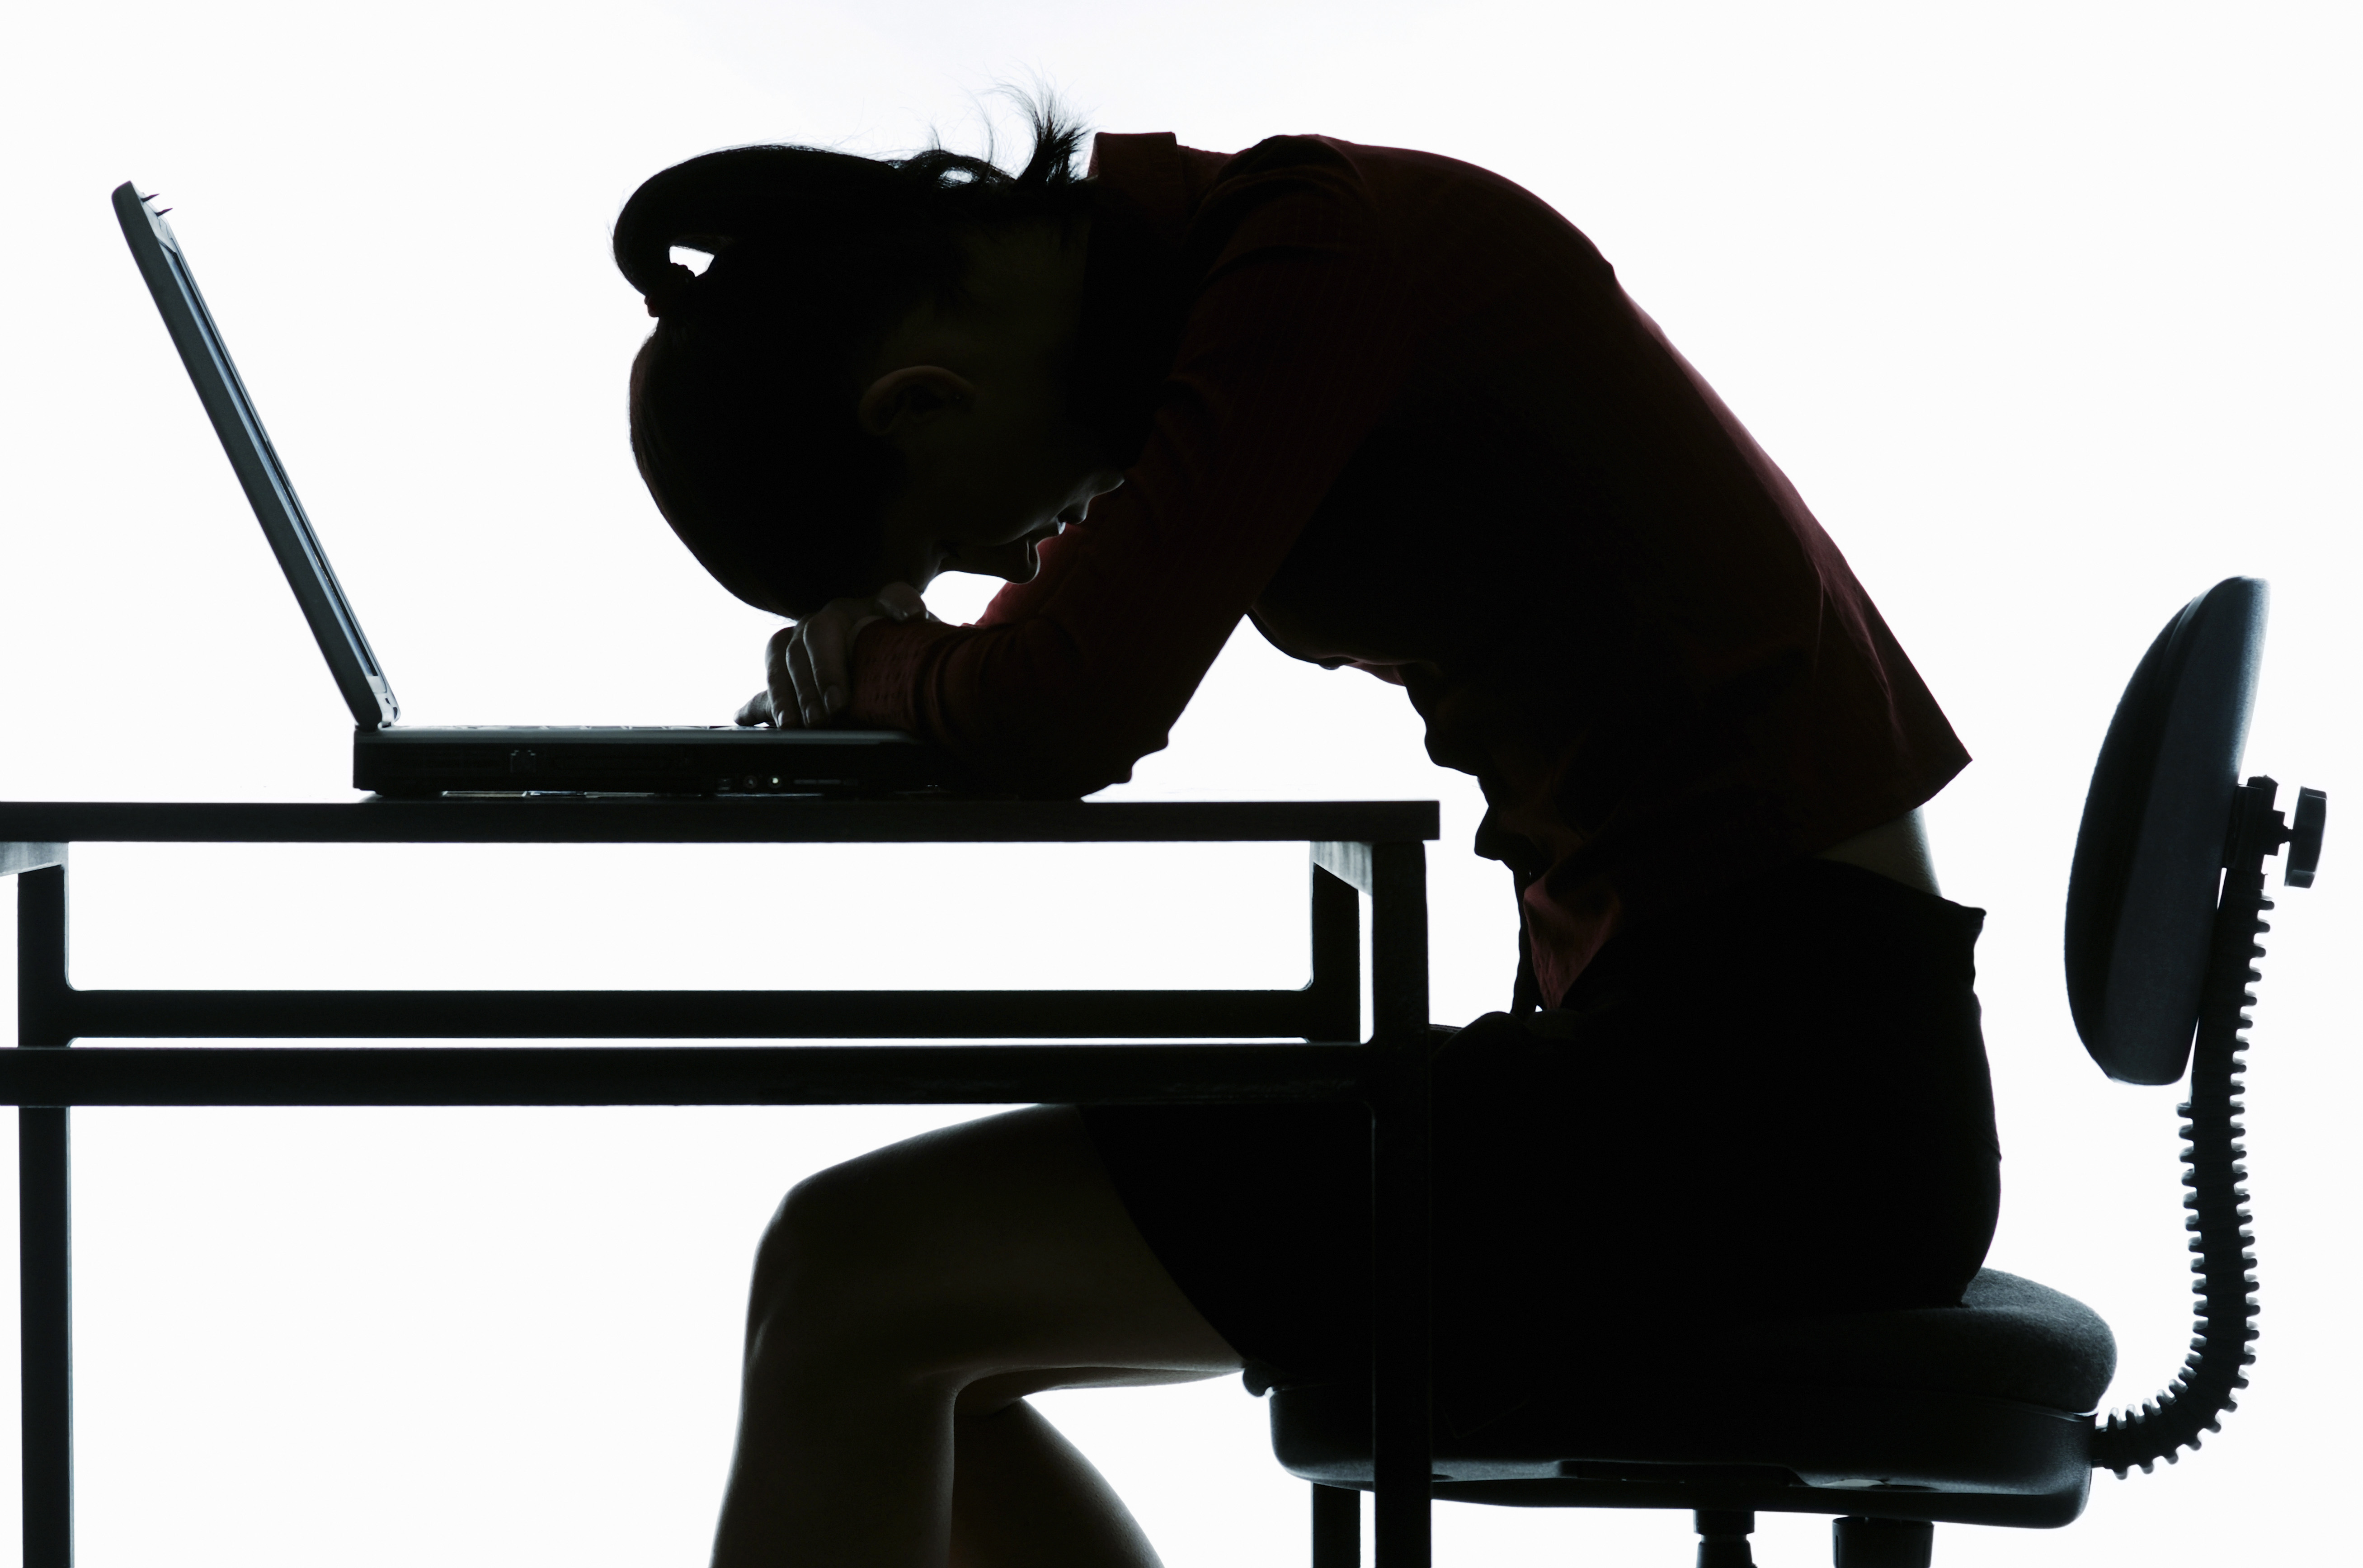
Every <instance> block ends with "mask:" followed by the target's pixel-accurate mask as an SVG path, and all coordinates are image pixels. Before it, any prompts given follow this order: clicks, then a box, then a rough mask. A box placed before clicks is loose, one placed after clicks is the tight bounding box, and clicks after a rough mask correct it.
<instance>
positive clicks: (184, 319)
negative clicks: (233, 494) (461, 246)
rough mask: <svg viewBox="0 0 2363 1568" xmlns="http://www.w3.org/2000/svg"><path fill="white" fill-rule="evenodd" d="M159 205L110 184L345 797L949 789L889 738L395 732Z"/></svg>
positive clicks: (574, 730)
mask: <svg viewBox="0 0 2363 1568" xmlns="http://www.w3.org/2000/svg"><path fill="white" fill-rule="evenodd" d="M153 200H154V198H153V197H145V198H143V197H142V196H141V195H139V192H138V191H137V190H136V189H135V188H134V187H133V186H131V185H129V184H124V185H119V186H117V187H116V191H115V216H116V219H117V221H119V222H120V223H121V224H122V225H123V238H124V239H126V240H128V242H129V243H130V246H131V255H132V258H133V259H134V260H135V261H138V262H139V275H140V276H141V277H143V278H145V279H147V280H148V292H149V293H150V294H151V295H154V296H155V299H156V308H157V309H158V310H159V311H161V313H162V314H163V317H164V327H165V329H166V330H167V331H169V332H170V333H171V334H172V346H173V347H174V348H176V349H178V350H180V351H181V362H182V363H183V365H186V366H187V367H188V371H189V379H190V380H191V381H193V382H194V383H195V384H196V388H197V398H198V400H199V401H200V402H202V403H203V404H204V405H205V413H206V414H207V415H208V416H210V417H212V419H213V422H214V431H215V433H216V435H218V436H219V437H220V438H221V443H222V449H223V450H225V451H227V453H228V454H229V462H230V467H231V468H233V469H235V470H236V471H237V473H238V480H239V484H240V485H241V486H242V487H244V489H245V491H246V498H247V500H248V501H250V502H251V503H252V504H253V506H254V515H255V517H257V518H258V519H259V520H260V521H261V524H262V533H263V537H264V538H265V539H269V540H270V541H271V550H272V554H274V555H276V556H277V557H278V558H279V566H280V570H281V571H283V572H284V573H286V574H287V585H288V586H289V587H290V588H292V589H294V593H295V602H296V603H297V604H298V605H300V606H302V607H303V611H304V618H305V621H306V622H308V623H309V624H310V626H311V628H312V636H313V638H314V639H315V640H316V641H317V642H318V643H319V645H320V655H321V657H322V658H323V659H325V660H327V665H328V673H329V674H330V675H331V676H333V677H334V678H335V680H336V683H337V689H338V692H340V693H342V694H343V695H344V699H345V705H346V706H348V707H349V708H351V709H352V714H353V725H354V729H353V787H354V788H356V789H365V790H372V791H374V792H376V793H377V794H379V795H441V794H444V793H446V792H448V791H460V792H465V793H470V794H474V793H483V792H491V793H498V794H520V793H521V794H540V793H582V794H653V795H740V794H753V795H804V794H817V795H885V794H893V793H898V792H902V791H909V790H921V789H927V788H931V787H937V786H940V785H942V784H945V783H947V782H948V773H949V770H948V768H947V766H946V763H945V760H944V758H943V757H942V755H941V754H940V753H939V752H937V751H935V750H934V749H932V748H930V747H928V746H926V745H925V744H923V743H921V742H920V741H919V740H917V739H916V738H915V737H913V736H910V735H905V734H903V733H901V732H899V731H894V730H879V729H769V728H761V729H758V728H741V727H740V726H738V725H735V724H726V725H711V726H699V725H660V726H654V727H631V726H625V725H508V726H493V725H453V726H447V727H443V728H432V727H427V726H421V725H404V724H397V723H395V722H394V720H395V719H396V717H398V716H399V715H400V713H401V708H400V706H398V705H397V704H396V703H395V701H394V688H393V687H392V686H391V685H389V684H387V683H386V678H385V671H384V669H383V666H381V665H380V664H379V662H378V659H377V655H376V654H375V653H373V652H372V651H371V650H370V645H369V639H368V638H366V637H364V636H362V635H361V621H360V619H359V617H356V616H355V615H354V614H353V609H352V606H351V605H350V604H349V603H348V602H347V601H346V599H345V593H344V590H343V589H342V588H341V587H339V586H338V583H337V574H336V573H335V572H334V571H332V570H331V569H330V568H329V565H328V557H327V553H326V552H325V551H324V550H321V548H320V541H319V539H317V538H316V536H315V535H314V534H313V532H312V524H311V521H310V519H309V518H307V517H305V515H304V506H303V503H302V502H300V501H298V500H297V499H296V498H295V487H294V485H293V484H289V483H288V480H287V473H286V471H285V470H284V469H283V468H282V467H281V466H280V463H279V456H278V454H277V453H276V452H274V451H273V450H272V446H271V438H270V437H269V436H268V435H267V434H265V433H264V431H263V428H262V420H261V417H259V416H258V415H257V414H256V413H255V411H254V403H253V401H252V399H250V398H249V397H248V396H247V395H246V388H245V386H244V385H243V384H241V383H240V382H239V377H238V370H237V368H236V367H235V366H234V365H232V364H231V363H230V358H229V350H228V349H227V347H225V346H224V344H223V342H222V337H221V332H220V330H219V329H218V328H216V327H215V326H214V318H213V316H212V314H211V313H210V312H209V311H207V310H206V309H205V296H204V295H201V294H199V293H198V292H197V284H196V279H195V278H194V277H193V276H191V275H190V272H189V262H188V257H187V255H186V253H185V252H183V250H182V249H181V242H180V241H179V240H178V239H175V238H174V237H173V234H172V228H171V226H170V225H168V224H166V223H165V221H164V217H163V210H162V209H159V208H157V207H156V206H153V205H152V204H153Z"/></svg>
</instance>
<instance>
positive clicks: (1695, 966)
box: [1082, 860, 2001, 1432]
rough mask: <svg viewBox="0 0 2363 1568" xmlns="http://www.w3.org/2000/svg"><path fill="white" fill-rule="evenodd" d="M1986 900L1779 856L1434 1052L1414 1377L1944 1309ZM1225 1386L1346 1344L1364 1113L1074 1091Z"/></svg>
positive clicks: (1457, 1381)
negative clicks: (1540, 1008) (1215, 1339)
mask: <svg viewBox="0 0 2363 1568" xmlns="http://www.w3.org/2000/svg"><path fill="white" fill-rule="evenodd" d="M1984 919H1985V913H1984V911H1983V910H1980V909H1969V908H1964V907H1963V906H1960V905H1958V904H1953V903H1950V902H1948V901H1947V900H1945V899H1942V898H1938V897H1936V896H1934V895H1928V894H1924V893H1920V892H1917V891H1915V890H1914V889H1912V888H1909V887H1906V886H1904V885H1903V884H1901V883H1898V882H1894V881H1892V880H1890V879H1889V878H1886V877H1882V876H1879V875H1876V874H1874V873H1870V872H1867V871H1862V870H1859V869H1858V868H1856V867H1852V866H1846V865H1840V864H1837V863H1836V862H1828V861H1820V860H1809V861H1803V862H1797V863H1795V864H1792V865H1791V866H1788V867H1784V868H1783V869H1781V871H1778V872H1776V873H1771V874H1769V875H1767V876H1763V877H1759V878H1758V879H1756V880H1754V881H1752V882H1749V883H1747V884H1744V885H1742V886H1740V887H1737V888H1735V889H1732V890H1730V891H1728V892H1726V893H1724V894H1722V895H1717V896H1714V897H1713V898H1711V899H1707V900H1703V901H1702V902H1701V903H1699V904H1697V905H1695V906H1692V907H1690V908H1687V909H1685V910H1682V911H1681V912H1680V913H1677V914H1674V915H1670V916H1668V917H1663V918H1661V919H1659V920H1657V921H1654V922H1652V923H1650V924H1649V925H1647V926H1646V927H1642V928H1639V929H1633V930H1629V931H1627V932H1625V933H1624V934H1621V935H1619V936H1617V937H1616V938H1614V940H1611V941H1610V942H1609V943H1608V944H1607V945H1606V946H1605V947H1603V949H1602V950H1601V951H1600V954H1599V956H1598V957H1597V958H1595V959H1594V960H1593V961H1592V964H1591V966H1590V967H1589V968H1587V969H1586V970H1585V971H1584V973H1583V974H1582V976H1581V978H1579V979H1578V980H1577V981H1576V983H1575V984H1574V986H1573V987H1572V988H1571V989H1570V992H1569V994H1568V995H1567V996H1566V997H1565V998H1563V999H1562V1003H1561V1006H1559V1008H1558V1009H1555V1010H1553V1011H1550V1012H1546V1013H1541V1014H1537V1015H1530V1016H1529V1017H1527V1018H1523V1019H1514V1018H1510V1017H1508V1016H1507V1015H1504V1014H1500V1013H1491V1014H1488V1015H1486V1016H1485V1017H1484V1018H1480V1019H1479V1020H1477V1022H1475V1023H1473V1024H1471V1025H1470V1026H1469V1027H1468V1028H1467V1029H1461V1030H1459V1031H1458V1032H1457V1033H1453V1034H1450V1035H1444V1034H1441V1033H1440V1034H1439V1035H1438V1040H1439V1042H1440V1043H1439V1050H1438V1051H1437V1056H1436V1059H1435V1138H1436V1176H1435V1199H1436V1229H1437V1237H1436V1240H1437V1269H1436V1312H1437V1339H1436V1345H1437V1352H1436V1353H1437V1407H1438V1414H1439V1416H1440V1417H1441V1418H1443V1419H1444V1420H1445V1422H1446V1424H1447V1426H1448V1429H1451V1430H1454V1431H1457V1432H1465V1431H1468V1430H1470V1429H1472V1428H1473V1427H1475V1426H1479V1425H1482V1424H1483V1423H1484V1422H1485V1421H1487V1420H1490V1419H1492V1418H1493V1417H1495V1416H1498V1415H1499V1414H1501V1413H1503V1411H1504V1410H1506V1409H1508V1408H1511V1407H1514V1405H1515V1404H1516V1403H1518V1402H1519V1401H1520V1399H1521V1398H1522V1397H1523V1395H1522V1392H1521V1391H1522V1389H1523V1388H1525V1387H1530V1386H1531V1385H1532V1383H1533V1381H1534V1379H1535V1376H1536V1373H1537V1369H1538V1368H1539V1367H1542V1366H1544V1365H1546V1364H1548V1365H1549V1366H1551V1367H1554V1368H1566V1367H1570V1366H1577V1367H1580V1366H1581V1365H1583V1364H1584V1363H1585V1362H1588V1361H1607V1360H1613V1359H1614V1357H1616V1355H1617V1354H1618V1353H1619V1351H1618V1347H1619V1346H1620V1344H1621V1343H1623V1342H1625V1341H1626V1340H1630V1339H1631V1338H1632V1337H1633V1336H1634V1334H1635V1333H1636V1330H1649V1331H1653V1332H1654V1331H1661V1330H1663V1329H1669V1328H1673V1327H1678V1326H1682V1325H1689V1324H1696V1325H1701V1326H1707V1325H1712V1324H1714V1323H1715V1322H1731V1321H1743V1320H1750V1319H1759V1318H1780V1317H1790V1316H1798V1315H1803V1314H1808V1313H1825V1312H1847V1311H1877V1310H1886V1309H1892V1308H1901V1307H1936V1306H1951V1305H1955V1304H1958V1302H1959V1300H1960V1298H1961V1292H1962V1289H1963V1287H1964V1286H1966V1285H1967V1284H1968V1283H1969V1279H1970V1277H1971V1276H1972V1275H1974V1274H1975V1273H1977V1271H1978V1268H1979V1266H1980V1263H1982V1262H1983V1261H1984V1259H1985V1253H1986V1247H1987V1245H1988V1243H1989V1242H1990V1241H1991V1240H1992V1237H1993V1228H1994V1220H1995V1217H1996V1213H1997V1210H1998V1208H1999V1206H2000V1201H2001V1170H2000V1163H2001V1151H2000V1148H1999V1146H1998V1143H1997V1141H1996V1138H1995V1133H1994V1118H1993V1094H1992V1088H1991V1083H1990V1081H1989V1079H1988V1076H1987V1071H1986V1058H1985V1047H1984V1041H1983V1039H1982V1037H1981V1035H1980V1030H1979V1023H1978V1003H1977V996H1976V994H1975V991H1974V988H1973V986H1974V981H1975V978H1976V975H1975V969H1974V966H1973V960H1972V953H1973V950H1974V948H1975V946H1976V943H1977V938H1978V932H1979V930H1980V927H1981V926H1982V925H1983V924H1984ZM1082 1115H1083V1118H1084V1123H1085V1125H1086V1126H1087V1127H1088V1129H1090V1132H1091V1136H1092V1138H1093V1142H1094V1143H1095V1144H1096V1145H1097V1147H1098V1149H1099V1151H1100V1155H1101V1158H1102V1160H1103V1161H1104V1162H1105V1164H1106V1166H1107V1170H1108V1173H1109V1175H1110V1176H1111V1177H1112V1178H1113V1179H1114V1181H1115V1186H1116V1190H1117V1191H1118V1193H1119V1194H1121V1195H1122V1196H1123V1198H1124V1202H1125V1206H1126V1208H1127V1209H1128V1210H1129V1211H1130V1212H1131V1215H1132V1218H1133V1220H1134V1222H1135V1223H1136V1224H1137V1225H1138V1226H1139V1228H1140V1231H1141V1234H1142V1235H1143V1236H1144V1237H1145V1238H1147V1240H1148V1244H1149V1246H1150V1247H1151V1248H1152V1249H1154V1250H1155V1251H1156V1253H1157V1255H1158V1257H1159V1259H1160V1260H1161V1261H1162V1262H1164V1263H1165V1266H1166V1268H1167V1270H1168V1271H1169V1272H1170V1273H1171V1274H1172V1276H1173V1278H1174V1281H1175V1282H1176V1283H1177V1284H1179V1285H1180V1286H1181V1288H1182V1292H1183V1293H1184V1294H1185V1295H1187V1296H1189V1297H1190V1299H1191V1301H1192V1302H1193V1304H1195V1305H1196V1307H1198V1309H1199V1311H1200V1312H1202V1313H1203V1314H1204V1316H1205V1318H1206V1320H1207V1321H1208V1322H1209V1323H1211V1324H1212V1325H1213V1326H1214V1327H1215V1330H1216V1331H1217V1332H1219V1333H1220V1334H1221V1335H1222V1336H1223V1338H1224V1339H1225V1340H1227V1341H1228V1342H1229V1343H1230V1345H1231V1346H1232V1347H1233V1348H1234V1349H1236V1350H1237V1351H1238V1352H1239V1353H1240V1354H1241V1356H1243V1357H1244V1358H1246V1360H1247V1362H1248V1386H1249V1388H1250V1389H1252V1390H1254V1391H1255V1392H1258V1393H1260V1392H1262V1391H1263V1389H1264V1388H1265V1387H1268V1386H1270V1385H1275V1384H1281V1385H1285V1384H1289V1383H1294V1382H1328V1381H1343V1380H1349V1379H1359V1378H1362V1377H1365V1376H1367V1375H1368V1369H1369V1365H1370V1359H1369V1358H1370V1323H1369V1313H1370V1307H1369V1301H1370V1295H1369V1290H1370V1118H1369V1114H1368V1112H1367V1111H1365V1110H1364V1109H1363V1108H1362V1107H1360V1106H1350V1105H1281V1106H1085V1107H1083V1108H1082Z"/></svg>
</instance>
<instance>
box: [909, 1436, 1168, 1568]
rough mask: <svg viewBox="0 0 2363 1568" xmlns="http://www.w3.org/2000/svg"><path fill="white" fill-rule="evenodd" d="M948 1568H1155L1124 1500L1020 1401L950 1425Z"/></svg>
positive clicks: (1145, 1540) (1149, 1548)
mask: <svg viewBox="0 0 2363 1568" xmlns="http://www.w3.org/2000/svg"><path fill="white" fill-rule="evenodd" d="M953 1433H954V1436H953V1439H952V1542H951V1547H952V1549H951V1568H1043V1565H1045V1564H1058V1565H1059V1568H1160V1564H1159V1561H1158V1556H1157V1551H1156V1549H1155V1548H1154V1547H1152V1546H1150V1545H1149V1544H1148V1537H1147V1536H1145V1535H1143V1534H1142V1533H1141V1532H1140V1527H1139V1526H1138V1525H1137V1524H1136V1523H1134V1522H1133V1518H1132V1514H1131V1511H1130V1510H1128V1509H1127V1508H1126V1507H1125V1506H1124V1503H1123V1500H1122V1499H1120V1498H1119V1497H1117V1496H1116V1495H1115V1491H1114V1490H1113V1489H1111V1488H1110V1487H1109V1485H1108V1484H1107V1483H1106V1482H1105V1481H1104V1480H1103V1479H1102V1478H1101V1476H1100V1473H1099V1472H1098V1471H1097V1470H1094V1469H1093V1468H1092V1462H1091V1461H1090V1460H1088V1459H1085V1458H1084V1457H1083V1456H1082V1453H1081V1452H1080V1451H1078V1450H1077V1449H1076V1447H1075V1445H1074V1444H1072V1443H1071V1442H1069V1441H1068V1440H1066V1439H1065V1438H1064V1437H1061V1436H1060V1435H1059V1429H1057V1428H1056V1427H1053V1426H1052V1425H1051V1424H1050V1423H1049V1422H1048V1421H1047V1420H1045V1419H1044V1418H1043V1417H1042V1413H1041V1412H1040V1411H1038V1410H1037V1409H1035V1408H1034V1407H1033V1406H1031V1405H1028V1404H1027V1403H1026V1401H1024V1400H1023V1399H1019V1400H1015V1401H1013V1402H1012V1403H1011V1404H1010V1405H1008V1406H1007V1407H1004V1408H1003V1409H1001V1410H998V1411H995V1412H994V1413H993V1414H992V1415H964V1416H960V1417H958V1418H956V1419H955V1420H954V1422H953Z"/></svg>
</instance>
